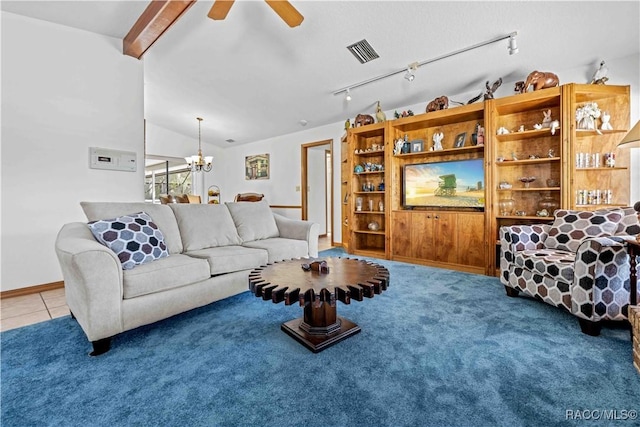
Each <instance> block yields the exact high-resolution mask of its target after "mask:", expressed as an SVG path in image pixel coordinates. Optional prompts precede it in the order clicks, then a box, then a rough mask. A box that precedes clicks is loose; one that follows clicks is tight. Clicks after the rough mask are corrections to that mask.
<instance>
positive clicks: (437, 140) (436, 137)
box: [432, 131, 444, 151]
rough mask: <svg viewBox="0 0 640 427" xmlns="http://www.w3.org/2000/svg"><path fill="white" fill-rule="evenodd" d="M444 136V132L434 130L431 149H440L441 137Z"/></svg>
mask: <svg viewBox="0 0 640 427" xmlns="http://www.w3.org/2000/svg"><path fill="white" fill-rule="evenodd" d="M443 138H444V134H443V133H442V131H439V132H436V133H434V134H433V148H432V151H440V150H442V149H443V148H442V139H443Z"/></svg>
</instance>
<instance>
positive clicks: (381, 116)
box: [376, 101, 387, 123]
mask: <svg viewBox="0 0 640 427" xmlns="http://www.w3.org/2000/svg"><path fill="white" fill-rule="evenodd" d="M376 120H377V122H378V123H380V122H384V121H385V120H387V116H386V115H385V114H384V111H382V108H381V107H380V101H378V106H377V107H376Z"/></svg>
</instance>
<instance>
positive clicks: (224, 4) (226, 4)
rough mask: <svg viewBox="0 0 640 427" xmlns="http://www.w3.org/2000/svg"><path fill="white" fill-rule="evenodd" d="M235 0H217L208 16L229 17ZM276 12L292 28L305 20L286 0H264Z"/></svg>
mask: <svg viewBox="0 0 640 427" xmlns="http://www.w3.org/2000/svg"><path fill="white" fill-rule="evenodd" d="M234 1H235V0H215V1H214V2H213V6H211V10H209V13H208V14H207V16H208V17H209V18H211V19H213V20H216V21H221V20H223V19H224V18H226V17H227V13H229V9H231V6H233V2H234ZM264 1H265V2H266V3H267V4H268V5H269V6H270V7H271V9H273V11H274V12H275V13H277V14H278V15H279V16H280V18H282V20H283V21H284V22H286V23H287V25H289V26H290V27H291V28H293V27H297V26H298V25H300V24H301V23H302V21H303V20H304V16H302V15H301V14H300V12H298V10H297V9H296V8H295V7H293V6H292V5H291V3H289V2H288V1H285V0H264Z"/></svg>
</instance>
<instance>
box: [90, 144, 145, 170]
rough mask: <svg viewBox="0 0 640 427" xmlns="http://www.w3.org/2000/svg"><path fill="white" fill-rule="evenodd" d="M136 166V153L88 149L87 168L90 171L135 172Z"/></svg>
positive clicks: (96, 148) (95, 148)
mask: <svg viewBox="0 0 640 427" xmlns="http://www.w3.org/2000/svg"><path fill="white" fill-rule="evenodd" d="M137 165H138V161H137V159H136V153H135V152H133V151H118V150H110V149H108V148H98V147H89V167H90V168H91V169H106V170H112V171H126V172H135V171H136V169H137Z"/></svg>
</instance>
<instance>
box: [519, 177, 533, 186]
mask: <svg viewBox="0 0 640 427" xmlns="http://www.w3.org/2000/svg"><path fill="white" fill-rule="evenodd" d="M535 180H536V177H535V176H522V177H520V182H523V183H524V188H529V184H531V183H532V182H533V181H535Z"/></svg>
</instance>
